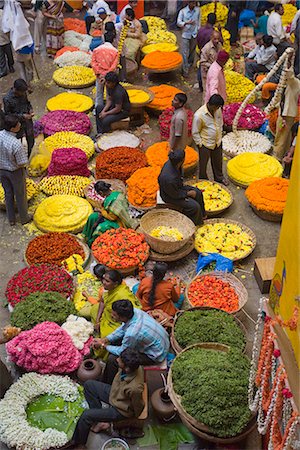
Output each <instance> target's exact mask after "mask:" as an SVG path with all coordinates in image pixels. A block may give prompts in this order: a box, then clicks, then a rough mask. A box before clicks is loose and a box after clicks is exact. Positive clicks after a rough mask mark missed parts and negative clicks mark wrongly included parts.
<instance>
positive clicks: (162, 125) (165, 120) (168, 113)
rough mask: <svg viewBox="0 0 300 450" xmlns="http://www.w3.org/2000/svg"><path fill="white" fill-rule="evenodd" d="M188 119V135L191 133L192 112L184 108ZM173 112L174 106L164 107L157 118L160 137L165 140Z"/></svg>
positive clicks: (168, 132) (167, 136)
mask: <svg viewBox="0 0 300 450" xmlns="http://www.w3.org/2000/svg"><path fill="white" fill-rule="evenodd" d="M186 113H187V119H188V135H189V136H191V135H192V125H193V117H194V113H193V111H192V110H191V109H186ZM173 114H174V108H173V107H171V108H167V109H165V110H164V111H163V112H162V113H161V115H160V116H159V118H158V123H159V129H160V135H161V139H162V140H163V141H167V140H168V139H169V137H170V127H171V120H172V116H173Z"/></svg>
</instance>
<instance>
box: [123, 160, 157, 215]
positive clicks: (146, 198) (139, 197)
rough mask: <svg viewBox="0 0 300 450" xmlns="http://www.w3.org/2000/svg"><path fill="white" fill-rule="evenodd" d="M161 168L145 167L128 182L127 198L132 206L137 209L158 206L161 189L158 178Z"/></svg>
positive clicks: (136, 172) (137, 171)
mask: <svg viewBox="0 0 300 450" xmlns="http://www.w3.org/2000/svg"><path fill="white" fill-rule="evenodd" d="M160 171H161V169H160V167H157V166H155V167H144V168H142V169H138V170H136V171H135V172H134V173H133V174H132V175H131V177H130V178H128V180H127V181H126V183H127V186H128V191H127V197H128V201H129V203H131V205H133V206H136V207H137V208H149V207H151V206H155V205H156V196H157V191H158V189H159V186H158V176H159V174H160Z"/></svg>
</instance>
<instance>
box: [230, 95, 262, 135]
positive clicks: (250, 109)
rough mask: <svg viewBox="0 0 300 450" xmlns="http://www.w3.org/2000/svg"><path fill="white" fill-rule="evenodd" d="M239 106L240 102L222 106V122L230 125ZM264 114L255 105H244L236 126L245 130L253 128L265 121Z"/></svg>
mask: <svg viewBox="0 0 300 450" xmlns="http://www.w3.org/2000/svg"><path fill="white" fill-rule="evenodd" d="M240 106H241V103H240V102H239V103H231V104H230V105H225V106H224V108H223V120H224V124H225V125H227V126H232V123H233V119H234V117H235V115H236V113H237V111H238V109H239V107H240ZM265 120H266V115H265V113H264V112H263V111H261V110H260V109H259V108H258V107H257V106H254V105H251V104H250V103H249V104H248V105H246V107H245V109H244V110H243V112H242V115H241V117H240V119H239V121H238V128H243V129H246V130H255V129H257V128H259V127H261V125H262V124H263V123H264V122H265Z"/></svg>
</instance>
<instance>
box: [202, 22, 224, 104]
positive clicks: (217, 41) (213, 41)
mask: <svg viewBox="0 0 300 450" xmlns="http://www.w3.org/2000/svg"><path fill="white" fill-rule="evenodd" d="M221 49H222V43H221V33H220V32H219V31H216V30H214V31H213V32H212V34H211V37H210V40H209V41H208V42H207V44H205V45H204V47H202V49H201V52H200V70H201V80H202V87H203V98H205V92H206V79H207V72H208V69H209V68H210V66H211V65H212V63H213V62H215V61H216V59H217V55H218V53H219V51H220V50H221Z"/></svg>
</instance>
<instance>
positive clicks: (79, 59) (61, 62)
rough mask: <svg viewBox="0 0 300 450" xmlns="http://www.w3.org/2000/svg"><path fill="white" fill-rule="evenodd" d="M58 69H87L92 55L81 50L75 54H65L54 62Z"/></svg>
mask: <svg viewBox="0 0 300 450" xmlns="http://www.w3.org/2000/svg"><path fill="white" fill-rule="evenodd" d="M54 62H55V64H57V65H58V66H59V67H65V66H85V67H89V66H90V65H91V62H92V55H91V54H89V53H86V52H82V51H81V50H79V51H76V52H65V53H63V54H62V55H60V56H58V57H57V58H55V60H54Z"/></svg>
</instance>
